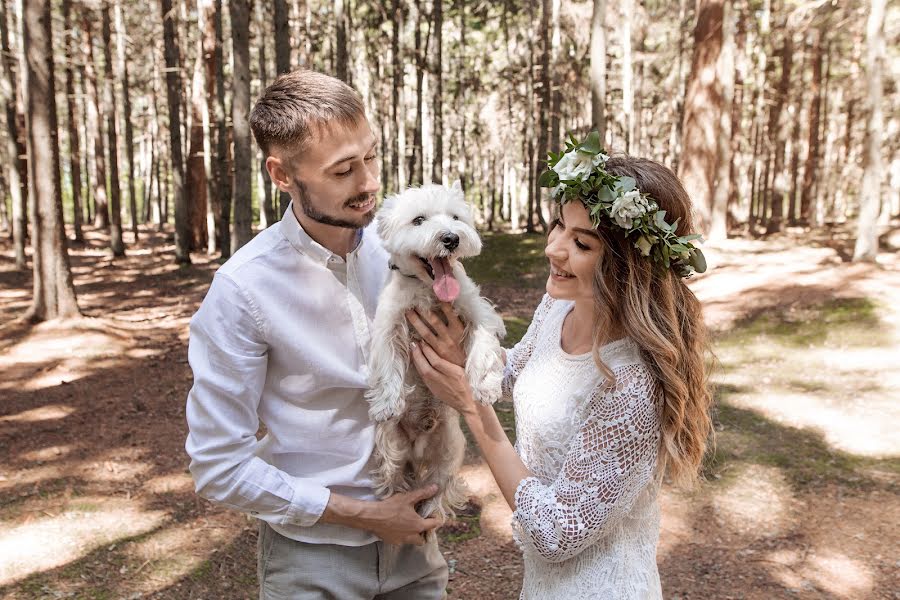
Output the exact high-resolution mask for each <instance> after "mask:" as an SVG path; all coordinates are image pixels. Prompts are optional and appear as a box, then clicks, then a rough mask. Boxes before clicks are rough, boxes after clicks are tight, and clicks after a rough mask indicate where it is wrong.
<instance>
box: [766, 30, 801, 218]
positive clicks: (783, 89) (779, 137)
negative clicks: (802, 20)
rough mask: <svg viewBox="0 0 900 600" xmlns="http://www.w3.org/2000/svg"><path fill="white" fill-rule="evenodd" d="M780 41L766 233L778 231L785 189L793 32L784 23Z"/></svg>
mask: <svg viewBox="0 0 900 600" xmlns="http://www.w3.org/2000/svg"><path fill="white" fill-rule="evenodd" d="M783 31H784V41H783V43H782V46H781V80H780V81H779V83H778V93H777V95H776V97H775V103H774V104H773V105H772V112H771V114H770V117H769V138H770V141H769V144H770V146H771V147H773V148H774V149H775V156H774V163H773V165H772V171H773V172H774V177H773V180H772V189H771V197H770V201H769V204H770V206H771V207H772V215H771V216H770V218H769V221H768V224H767V226H766V233H767V234H772V233H775V232H778V231H781V225H782V221H783V220H784V196H785V193H786V192H787V173H786V172H785V168H784V166H785V165H784V157H785V148H786V147H787V133H788V119H787V118H786V113H785V111H784V105H785V103H786V102H787V98H788V94H789V93H790V86H791V68H792V66H793V56H794V54H793V40H792V39H791V38H792V36H793V33H792V32H791V30H790V29H789V28H788V24H787V23H785V24H784V29H783Z"/></svg>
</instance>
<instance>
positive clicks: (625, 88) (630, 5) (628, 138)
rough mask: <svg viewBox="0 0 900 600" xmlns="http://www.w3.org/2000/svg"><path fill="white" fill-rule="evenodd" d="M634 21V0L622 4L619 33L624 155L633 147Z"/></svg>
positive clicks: (625, 0) (626, 0)
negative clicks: (632, 38)
mask: <svg viewBox="0 0 900 600" xmlns="http://www.w3.org/2000/svg"><path fill="white" fill-rule="evenodd" d="M632 21H634V0H624V2H622V19H621V21H619V27H618V29H619V33H620V35H621V36H622V38H621V39H622V110H623V112H624V113H625V153H626V154H630V153H631V152H632V146H633V145H634V68H633V66H632V60H631V23H632Z"/></svg>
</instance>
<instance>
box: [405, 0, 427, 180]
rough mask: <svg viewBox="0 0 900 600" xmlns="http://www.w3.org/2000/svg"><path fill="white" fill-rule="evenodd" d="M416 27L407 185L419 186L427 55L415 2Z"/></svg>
mask: <svg viewBox="0 0 900 600" xmlns="http://www.w3.org/2000/svg"><path fill="white" fill-rule="evenodd" d="M414 6H415V10H416V25H415V33H414V44H415V62H416V122H415V126H414V127H413V143H412V145H413V147H412V153H411V154H410V157H409V169H408V170H409V185H415V184H418V185H421V184H422V183H424V182H423V176H424V175H423V171H424V168H423V160H424V152H423V148H422V121H423V120H422V99H423V93H422V85H423V80H424V78H425V69H426V65H427V62H426V57H427V55H428V41H427V40H426V42H425V44H424V46H423V44H422V1H421V0H415V3H414Z"/></svg>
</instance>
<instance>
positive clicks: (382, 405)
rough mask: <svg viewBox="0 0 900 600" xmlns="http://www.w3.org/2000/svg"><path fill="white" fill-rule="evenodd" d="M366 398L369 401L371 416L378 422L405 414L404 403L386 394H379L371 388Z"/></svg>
mask: <svg viewBox="0 0 900 600" xmlns="http://www.w3.org/2000/svg"><path fill="white" fill-rule="evenodd" d="M366 400H368V401H369V418H370V419H372V420H373V421H375V422H376V423H383V422H384V421H389V420H390V419H396V418H397V417H399V416H400V415H402V414H403V408H404V406H403V403H402V402H398V401H397V399H396V398H391V397H390V396H388V395H386V394H379V393H377V392H375V391H374V390H369V392H367V393H366Z"/></svg>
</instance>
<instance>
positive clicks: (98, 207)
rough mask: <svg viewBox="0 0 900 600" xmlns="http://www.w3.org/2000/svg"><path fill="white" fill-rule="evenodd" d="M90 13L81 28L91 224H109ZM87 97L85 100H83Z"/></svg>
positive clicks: (101, 226) (98, 88)
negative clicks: (89, 148) (91, 160)
mask: <svg viewBox="0 0 900 600" xmlns="http://www.w3.org/2000/svg"><path fill="white" fill-rule="evenodd" d="M92 19H93V15H91V14H90V13H89V12H88V9H87V8H85V12H84V13H83V15H82V21H81V22H82V25H83V26H82V29H83V31H84V38H85V40H84V43H85V73H86V74H87V78H88V79H87V81H88V87H89V88H90V96H91V98H90V101H89V105H88V121H89V125H90V129H91V130H92V132H93V135H94V227H97V228H98V229H108V228H109V202H108V198H107V195H106V158H105V155H106V148H105V147H104V145H103V111H102V110H101V108H100V86H99V85H98V83H97V62H96V60H95V57H94V35H93V31H92V30H91V22H92ZM86 101H87V100H86Z"/></svg>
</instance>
